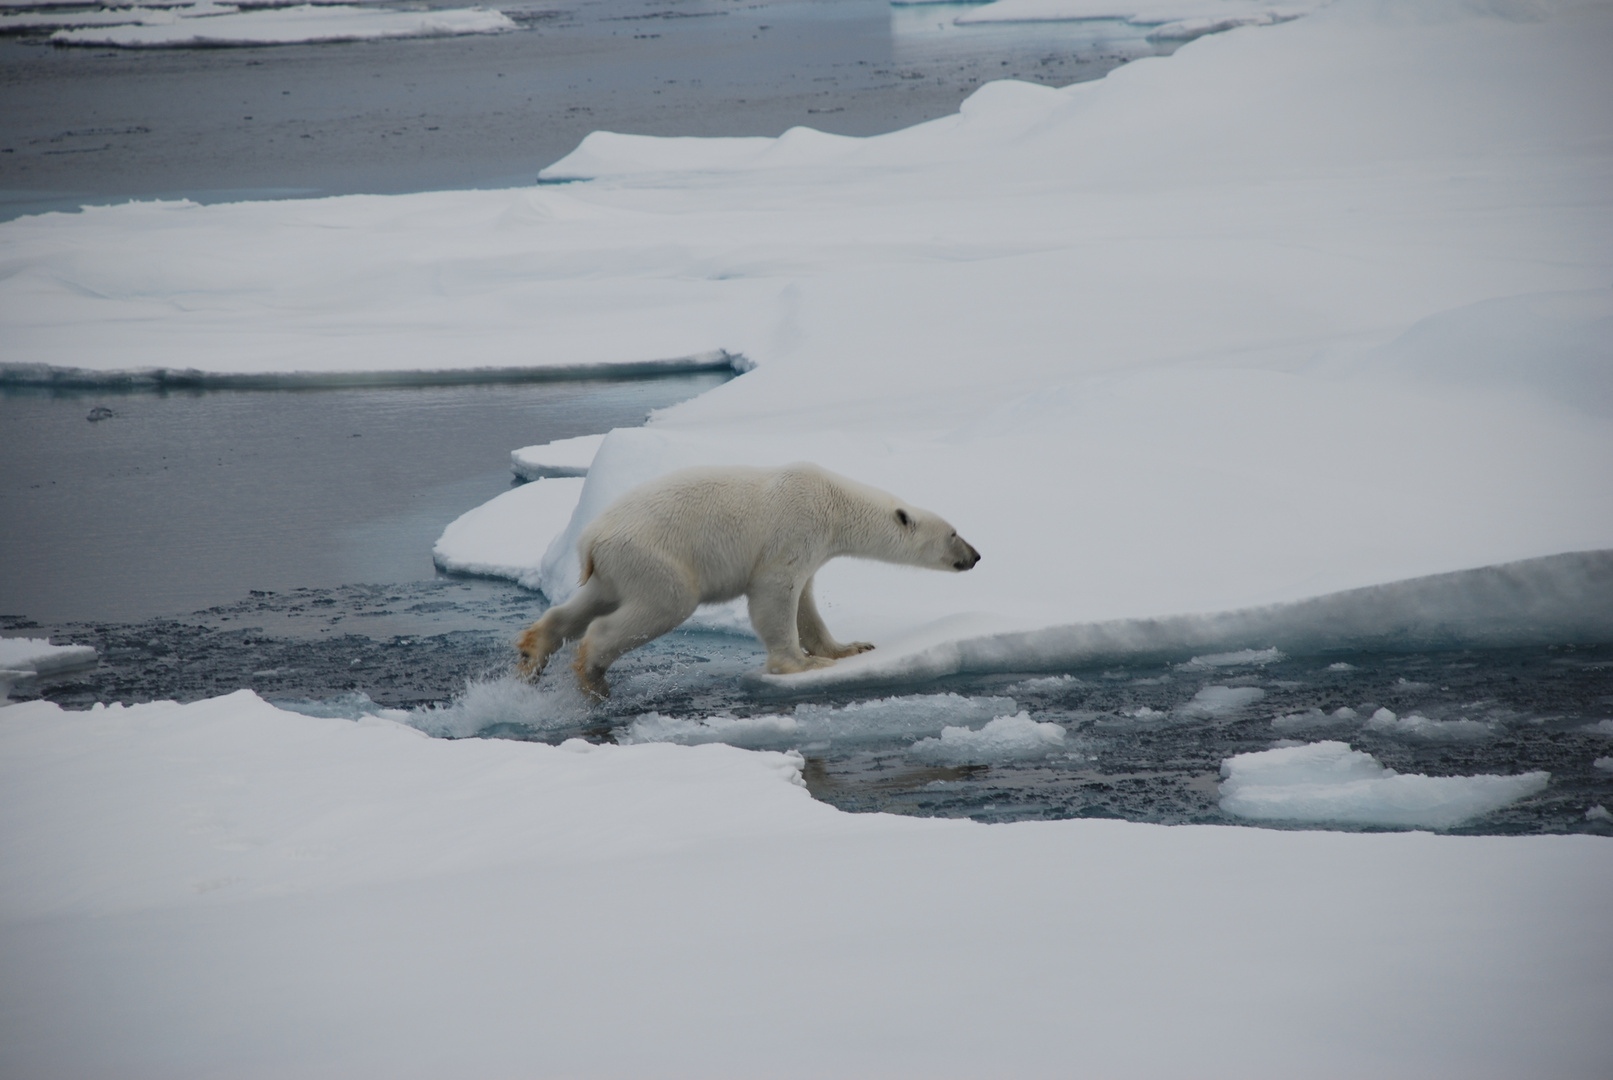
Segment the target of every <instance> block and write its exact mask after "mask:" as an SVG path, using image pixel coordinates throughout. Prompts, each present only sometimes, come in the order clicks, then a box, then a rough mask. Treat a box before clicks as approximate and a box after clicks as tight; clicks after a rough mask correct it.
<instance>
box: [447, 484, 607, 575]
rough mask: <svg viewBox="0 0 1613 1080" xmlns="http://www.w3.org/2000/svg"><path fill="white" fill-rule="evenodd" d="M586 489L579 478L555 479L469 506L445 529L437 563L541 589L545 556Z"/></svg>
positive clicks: (461, 570)
mask: <svg viewBox="0 0 1613 1080" xmlns="http://www.w3.org/2000/svg"><path fill="white" fill-rule="evenodd" d="M582 487H583V482H582V480H580V479H578V478H576V477H550V478H549V479H545V480H535V481H533V482H531V483H527V484H522V485H521V486H520V487H517V488H512V489H510V490H509V491H506V492H505V493H504V494H502V495H500V496H498V497H497V498H495V499H493V500H492V501H491V502H486V503H483V504H482V505H481V506H478V507H476V508H475V509H473V510H467V511H466V512H465V513H464V514H461V515H460V516H459V517H458V518H456V519H454V520H453V521H452V522H450V523H449V525H448V526H447V528H445V529H443V533H442V536H441V537H439V538H438V540H437V543H436V545H435V546H434V547H433V548H432V551H431V558H432V561H433V562H435V563H436V564H437V566H438V567H439V568H441V569H443V570H447V571H449V572H452V573H459V574H478V575H481V576H484V577H499V578H508V579H510V580H512V581H515V582H518V583H520V584H521V585H525V586H526V587H528V588H531V589H536V588H539V571H540V568H541V565H542V560H543V554H544V552H545V551H546V550H548V547H549V543H550V540H551V539H552V538H553V537H554V536H555V535H556V534H558V533H560V532H562V531H564V529H565V527H566V523H567V522H569V521H570V520H571V515H572V512H573V511H574V510H575V509H576V507H577V499H578V497H579V496H580V495H581V494H582Z"/></svg>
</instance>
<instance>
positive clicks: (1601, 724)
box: [1579, 720, 1613, 735]
mask: <svg viewBox="0 0 1613 1080" xmlns="http://www.w3.org/2000/svg"><path fill="white" fill-rule="evenodd" d="M1579 730H1581V731H1584V732H1587V733H1589V734H1591V735H1613V720H1598V721H1597V722H1596V723H1594V724H1586V725H1585V726H1584V727H1582V728H1580V729H1579Z"/></svg>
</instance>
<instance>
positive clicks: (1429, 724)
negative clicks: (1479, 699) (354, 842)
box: [1367, 709, 1496, 743]
mask: <svg viewBox="0 0 1613 1080" xmlns="http://www.w3.org/2000/svg"><path fill="white" fill-rule="evenodd" d="M1367 727H1368V728H1370V729H1372V730H1373V731H1376V732H1377V733H1379V734H1380V735H1392V736H1394V737H1395V738H1399V739H1412V740H1415V741H1417V742H1430V743H1454V742H1478V741H1480V740H1483V739H1488V738H1491V737H1492V736H1494V735H1495V734H1496V727H1495V725H1494V724H1485V723H1481V722H1479V721H1477V720H1431V719H1429V718H1428V717H1426V716H1420V715H1418V714H1417V713H1412V714H1411V715H1410V716H1396V715H1395V714H1394V713H1393V712H1391V711H1390V710H1388V709H1379V710H1378V711H1377V712H1375V713H1373V714H1372V716H1371V717H1369V718H1368V720H1367Z"/></svg>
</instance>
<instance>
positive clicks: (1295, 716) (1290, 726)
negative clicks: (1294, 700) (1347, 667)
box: [1271, 705, 1361, 732]
mask: <svg viewBox="0 0 1613 1080" xmlns="http://www.w3.org/2000/svg"><path fill="white" fill-rule="evenodd" d="M1360 719H1361V714H1360V713H1358V712H1356V711H1355V710H1354V709H1352V708H1350V707H1349V706H1348V705H1346V706H1345V707H1343V708H1341V709H1334V710H1333V711H1332V712H1331V713H1325V712H1323V711H1322V710H1321V709H1307V710H1306V711H1304V712H1298V713H1288V714H1286V715H1283V716H1274V717H1272V720H1271V726H1272V727H1274V728H1276V729H1277V730H1278V731H1288V732H1299V731H1308V730H1311V729H1314V728H1322V727H1338V726H1341V725H1344V724H1353V723H1355V722H1357V721H1358V720H1360Z"/></svg>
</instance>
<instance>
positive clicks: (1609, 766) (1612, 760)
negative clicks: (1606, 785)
mask: <svg viewBox="0 0 1613 1080" xmlns="http://www.w3.org/2000/svg"><path fill="white" fill-rule="evenodd" d="M1591 767H1592V768H1596V769H1601V770H1602V771H1603V772H1613V757H1599V758H1597V759H1596V760H1595V761H1593V762H1591Z"/></svg>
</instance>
